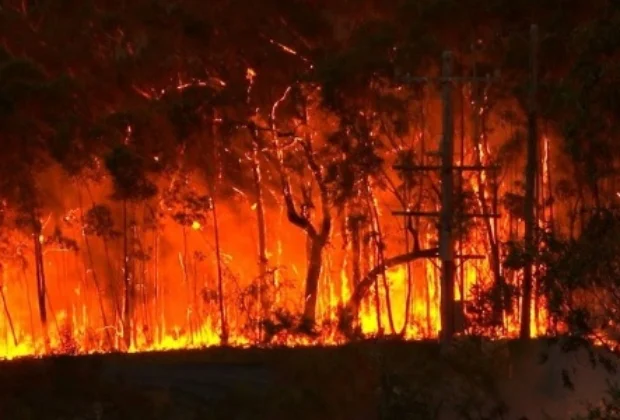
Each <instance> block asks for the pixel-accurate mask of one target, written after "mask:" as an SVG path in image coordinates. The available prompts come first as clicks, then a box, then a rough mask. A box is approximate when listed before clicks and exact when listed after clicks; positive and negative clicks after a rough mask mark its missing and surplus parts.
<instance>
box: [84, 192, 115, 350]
mask: <svg viewBox="0 0 620 420" xmlns="http://www.w3.org/2000/svg"><path fill="white" fill-rule="evenodd" d="M78 201H79V205H80V224H81V227H82V228H83V226H84V208H83V206H82V194H81V192H80V191H79V190H78ZM82 236H83V237H84V245H85V246H86V254H87V255H88V263H89V265H90V269H91V270H92V273H93V283H94V284H95V290H96V292H97V300H98V302H99V310H100V311H101V320H102V321H103V327H104V329H105V332H106V338H107V340H108V345H109V346H110V347H112V346H113V345H114V341H113V340H112V336H111V335H110V330H109V329H108V327H109V325H108V320H107V317H106V314H105V305H104V303H103V292H102V291H101V287H100V286H99V281H98V279H97V272H96V270H95V262H94V259H93V254H92V250H91V247H90V241H89V240H88V235H87V234H86V233H85V232H82Z"/></svg>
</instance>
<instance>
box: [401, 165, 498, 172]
mask: <svg viewBox="0 0 620 420" xmlns="http://www.w3.org/2000/svg"><path fill="white" fill-rule="evenodd" d="M392 168H393V169H396V170H399V171H405V172H423V171H440V170H442V169H444V168H443V167H442V166H440V165H393V166H392ZM449 169H451V170H453V171H461V172H467V171H470V172H478V171H499V169H500V167H499V166H485V165H461V166H451V167H450V168H449Z"/></svg>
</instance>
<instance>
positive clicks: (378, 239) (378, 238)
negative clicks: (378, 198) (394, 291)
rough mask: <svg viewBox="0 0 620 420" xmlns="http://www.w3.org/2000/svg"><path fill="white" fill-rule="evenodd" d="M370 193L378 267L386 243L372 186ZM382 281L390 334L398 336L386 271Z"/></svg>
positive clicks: (382, 258)
mask: <svg viewBox="0 0 620 420" xmlns="http://www.w3.org/2000/svg"><path fill="white" fill-rule="evenodd" d="M368 191H369V195H370V197H369V200H370V208H371V209H372V219H373V228H374V231H375V232H374V233H375V235H374V236H375V245H376V247H377V263H378V265H381V266H383V261H384V260H385V254H384V252H383V249H384V246H385V245H384V243H383V232H382V230H381V224H380V221H379V211H378V209H377V203H376V202H375V198H374V194H373V192H372V189H371V187H370V186H368ZM381 280H382V281H383V289H384V290H385V306H386V310H387V315H388V323H389V325H390V332H391V333H392V334H396V328H395V327H394V316H393V314H392V301H391V298H390V288H389V285H388V282H387V275H386V272H385V270H383V271H382V272H381ZM377 301H379V287H378V286H377ZM377 312H378V313H379V314H380V313H381V310H380V309H379V307H378V306H377Z"/></svg>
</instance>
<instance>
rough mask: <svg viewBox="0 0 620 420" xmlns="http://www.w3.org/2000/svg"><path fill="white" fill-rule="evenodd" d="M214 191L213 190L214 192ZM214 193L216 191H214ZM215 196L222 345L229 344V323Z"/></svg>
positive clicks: (215, 229)
mask: <svg viewBox="0 0 620 420" xmlns="http://www.w3.org/2000/svg"><path fill="white" fill-rule="evenodd" d="M213 190H214V189H213V188H212V191H213ZM213 192H214V191H213ZM215 202H216V200H215V195H213V196H212V197H211V205H212V209H211V211H212V212H213V236H214V241H215V257H216V258H217V294H218V303H219V310H220V324H221V325H220V339H221V341H222V344H224V345H225V344H228V321H227V319H226V305H225V303H224V276H223V274H222V254H221V248H220V231H219V226H218V220H217V206H216V203H215Z"/></svg>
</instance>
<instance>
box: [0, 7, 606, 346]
mask: <svg viewBox="0 0 620 420" xmlns="http://www.w3.org/2000/svg"><path fill="white" fill-rule="evenodd" d="M9 3H10V4H9V5H8V6H7V7H6V10H5V9H3V11H2V15H1V17H0V19H2V23H3V24H6V25H5V26H4V27H6V28H8V29H7V30H9V31H11V33H10V35H11V36H7V37H6V39H7V41H6V51H3V52H2V54H1V57H0V119H1V122H2V132H1V133H0V135H1V136H2V141H3V143H2V144H3V147H4V150H3V154H2V156H0V162H1V163H2V174H3V176H2V188H1V191H0V193H1V198H2V200H3V201H2V203H0V204H2V209H3V212H4V213H3V214H4V215H5V218H4V222H5V223H4V225H3V229H5V231H6V233H7V235H10V236H11V242H12V243H18V244H21V243H27V244H28V246H27V247H25V246H24V247H22V248H20V249H27V248H28V249H30V252H31V254H29V253H28V252H23V256H24V259H25V260H26V261H28V262H29V263H30V266H31V267H32V269H30V268H29V267H28V268H27V269H25V270H21V269H17V268H14V267H12V266H11V265H10V264H7V266H6V267H5V269H4V271H3V275H4V278H5V281H4V286H5V289H3V292H4V294H5V295H4V297H3V296H0V298H2V300H3V301H5V302H6V303H7V306H6V307H8V308H9V309H10V310H11V311H12V312H11V316H9V310H7V309H6V307H5V317H4V318H3V321H1V322H2V325H5V324H12V327H9V328H10V329H12V330H14V331H15V333H14V334H13V335H14V337H18V336H19V335H20V332H22V331H25V330H28V328H25V327H24V326H25V325H27V324H28V318H29V314H28V313H27V312H28V311H21V310H19V309H13V308H21V307H24V308H25V307H27V305H20V303H21V302H22V301H23V302H26V301H28V302H29V301H30V298H31V297H34V299H35V300H36V301H37V303H38V306H39V318H40V321H41V323H42V324H43V325H44V330H45V331H47V332H48V333H49V335H50V336H51V337H52V341H53V340H54V338H53V337H55V336H58V335H59V331H58V330H59V328H58V327H57V328H56V329H54V328H53V326H54V325H56V324H58V323H57V322H56V321H57V320H58V319H69V318H70V319H71V322H72V323H73V325H74V326H75V328H76V330H78V329H81V330H83V331H86V330H93V329H95V330H97V331H98V332H97V333H96V334H98V335H101V336H102V337H103V335H105V337H106V340H107V342H110V343H113V342H115V340H114V339H113V337H112V333H111V331H114V330H115V329H122V335H123V337H122V338H123V341H124V342H123V346H124V347H126V348H129V347H134V348H152V347H165V348H168V347H183V346H191V345H203V344H214V343H219V342H222V341H224V342H226V341H228V342H230V343H244V344H245V343H247V342H254V341H257V340H259V339H260V337H259V335H263V337H262V338H263V339H264V338H265V336H266V335H267V334H265V331H262V333H261V332H260V331H258V329H259V327H258V325H260V324H261V322H260V321H261V320H262V321H265V320H268V319H270V318H271V319H274V318H278V319H283V317H282V314H284V313H290V314H295V315H297V314H299V315H300V316H301V317H302V318H303V322H302V324H303V326H304V327H305V328H304V329H305V330H308V329H313V327H315V326H319V325H320V326H321V327H322V328H320V329H318V328H317V331H316V332H317V335H316V336H315V339H317V340H322V341H323V342H333V341H335V340H338V339H341V338H342V337H338V335H337V333H336V332H335V331H334V328H333V324H334V322H333V321H335V319H336V317H337V315H338V314H340V315H341V321H343V322H341V327H343V328H342V329H344V330H345V332H347V333H348V334H349V335H356V334H353V333H356V332H358V333H359V332H361V333H364V334H377V335H378V334H383V333H385V332H389V333H390V334H399V335H401V336H403V337H405V338H421V337H429V336H435V335H436V334H437V333H438V331H439V330H440V329H441V328H442V326H441V325H440V320H439V318H440V316H439V297H440V294H441V293H442V290H441V287H440V286H439V284H438V283H439V281H438V280H439V270H438V267H437V259H436V257H437V250H438V249H437V248H438V244H437V242H438V241H437V239H438V238H437V235H436V230H437V229H436V228H437V226H436V223H435V220H433V219H432V218H427V217H426V216H422V215H423V214H435V213H437V212H438V211H439V210H440V208H441V200H440V196H439V195H440V194H439V192H440V190H441V185H442V180H441V179H440V177H439V176H438V175H439V173H438V172H437V171H435V172H433V171H426V172H424V173H415V174H403V173H400V171H398V170H396V169H394V166H399V165H400V166H415V167H437V166H438V165H439V162H438V160H437V156H436V153H434V152H437V150H438V146H439V142H438V140H437V139H438V138H439V137H440V135H441V134H442V132H443V131H442V130H443V127H444V126H446V124H445V122H444V123H442V121H440V118H439V116H440V104H439V101H438V100H439V97H440V91H439V90H438V89H437V85H436V84H435V83H421V81H420V80H419V79H420V78H422V79H425V80H424V81H425V82H428V81H429V80H436V79H437V77H438V76H439V73H440V68H441V63H440V58H441V51H442V50H452V51H453V52H454V72H453V75H454V76H455V77H457V78H460V79H462V80H460V82H462V83H459V84H454V86H453V87H452V89H451V91H452V93H451V95H450V99H451V100H452V103H453V105H454V106H453V116H452V118H449V119H448V120H447V122H448V123H452V125H453V127H454V131H453V132H454V141H455V146H456V152H455V153H454V156H453V160H454V162H455V163H454V166H461V167H483V166H484V167H489V166H497V169H496V171H495V172H493V173H492V172H491V171H486V170H485V171H482V170H481V171H471V172H470V173H467V174H466V173H465V172H466V171H455V176H454V181H455V184H454V186H455V188H454V191H453V192H454V194H453V197H454V199H455V201H454V212H453V213H454V214H453V215H452V216H453V218H454V220H452V222H453V225H454V231H453V233H454V234H455V237H456V247H455V254H456V255H457V256H459V255H460V256H461V257H464V256H471V255H474V256H476V258H462V259H460V258H457V259H456V266H455V270H454V271H455V286H454V296H455V299H450V300H456V302H457V303H455V305H461V307H462V308H463V310H462V311H461V310H460V309H459V312H463V314H464V318H466V319H465V321H466V322H465V324H464V328H463V332H464V333H473V332H476V333H484V334H488V335H490V334H492V332H491V331H493V334H495V333H499V334H502V335H510V336H512V335H515V334H516V333H517V331H519V330H521V332H522V335H523V336H527V335H535V334H541V333H543V332H544V331H545V330H546V329H547V328H548V327H552V325H549V324H548V323H547V322H546V318H545V314H546V303H545V300H546V299H547V300H548V299H551V298H553V297H554V295H553V294H552V291H551V289H550V288H545V287H542V283H541V282H543V279H546V278H547V277H546V276H547V275H548V273H550V272H551V271H552V270H551V267H553V264H556V259H557V258H556V257H554V258H551V260H549V261H548V260H546V259H544V258H542V257H541V256H542V255H545V252H548V251H550V250H552V244H551V242H547V241H546V240H543V239H544V238H546V237H547V236H546V235H550V237H553V238H556V239H557V240H558V241H560V242H562V241H565V240H567V239H566V238H571V237H572V238H574V239H575V240H578V238H581V236H582V235H586V230H587V229H590V227H591V225H590V222H592V223H594V222H595V221H596V220H598V219H596V218H593V217H594V216H592V214H598V212H599V211H600V210H601V209H604V208H606V207H610V206H612V205H615V204H616V200H617V190H616V185H615V178H616V170H615V161H616V160H617V156H615V155H616V153H615V149H614V148H613V147H612V141H611V139H613V138H615V136H616V135H617V133H616V132H615V129H614V124H613V119H614V118H615V115H616V113H617V112H616V111H617V110H616V109H615V106H616V105H615V102H614V101H613V100H612V99H613V98H612V99H610V98H609V95H608V92H613V91H615V90H616V89H615V88H616V84H617V83H616V78H615V77H614V76H613V75H614V74H615V73H614V70H613V69H614V68H615V67H613V66H612V65H611V64H610V63H613V65H614V66H615V65H616V64H615V61H614V59H613V54H614V51H615V49H614V48H615V39H616V38H615V37H614V34H615V32H614V28H615V26H614V25H613V23H614V22H615V21H614V20H613V19H615V17H616V15H617V11H616V10H615V9H614V8H613V6H612V5H607V4H606V2H605V1H603V2H601V4H600V5H597V7H596V8H595V10H591V11H584V10H578V9H575V10H571V11H563V12H562V13H561V14H560V15H561V16H556V15H553V14H552V13H550V12H549V11H548V10H547V8H542V7H541V6H539V5H537V4H534V2H525V3H523V4H521V3H519V4H512V3H510V4H508V3H509V2H501V3H502V8H499V7H498V8H497V9H495V8H493V7H486V6H485V7H482V6H481V5H479V4H478V3H477V2H475V1H470V2H455V3H454V4H451V5H450V6H451V7H452V6H453V7H456V8H458V10H460V12H462V17H461V18H460V19H458V20H456V21H455V20H454V19H452V18H449V17H448V16H447V15H446V14H445V13H444V12H443V9H442V8H444V7H447V6H446V3H445V2H427V3H425V4H424V5H418V4H417V3H416V4H415V5H414V3H412V2H408V1H405V2H402V4H399V5H394V4H390V5H388V4H384V5H378V4H373V3H372V2H363V5H362V6H359V7H358V6H355V7H354V8H353V7H351V6H349V5H347V4H345V3H346V2H345V3H343V2H333V4H331V3H330V5H328V6H325V7H318V6H317V5H315V4H314V3H312V4H311V3H308V2H295V7H293V6H289V5H283V4H281V2H276V1H273V2H272V1H268V2H264V4H263V6H262V7H261V9H260V10H254V9H253V8H241V10H240V9H239V7H236V6H237V5H238V4H237V3H236V2H219V3H218V4H217V5H212V7H211V6H209V7H207V6H205V5H204V4H203V2H198V1H188V2H183V3H179V4H174V5H165V4H163V3H158V4H156V5H154V4H153V3H152V2H146V1H136V2H131V5H128V4H127V5H122V4H119V5H107V4H100V2H86V3H85V5H84V6H83V7H76V8H72V9H71V10H65V8H63V6H62V5H50V6H49V7H48V9H45V10H44V9H43V8H41V7H39V6H37V5H31V7H27V6H28V4H27V3H24V4H17V3H20V2H9ZM13 3H15V4H13ZM503 3H506V4H503ZM506 10H508V12H506ZM562 10H564V9H562ZM602 10H604V11H605V15H608V16H613V18H611V17H610V18H609V19H598V20H594V21H593V22H595V23H586V22H587V19H588V18H590V17H592V16H595V17H596V16H597V14H598V15H601V16H602V12H601V11H602ZM534 17H535V18H536V21H537V22H538V23H539V25H540V26H539V27H540V33H539V48H540V53H539V54H538V57H539V58H540V60H539V63H538V72H537V73H538V75H537V78H536V80H538V91H537V92H535V95H533V94H532V95H529V96H530V97H534V96H535V99H536V104H537V108H536V109H535V110H536V111H537V113H534V112H532V111H533V109H532V108H531V107H530V106H528V91H527V87H528V82H529V80H531V79H532V77H531V70H530V66H529V63H528V61H529V57H530V56H531V55H532V54H531V51H530V45H529V42H530V38H529V27H530V25H531V23H532V19H533V18H534ZM558 22H560V23H558ZM17 39H19V40H22V41H23V42H19V43H18V42H16V41H13V40H17ZM74 41H75V42H74ZM563 44H567V45H569V47H570V48H573V49H574V52H575V54H568V52H567V50H566V49H565V48H560V46H561V45H563ZM42 45H45V47H43V46H42ZM23 57H28V59H27V60H26V59H24V58H23ZM498 69H499V70H501V78H499V79H498V78H495V77H493V75H494V73H495V70H498ZM616 73H617V72H616ZM487 75H490V76H491V78H489V79H487V78H486V77H487ZM491 79H493V80H491ZM528 111H529V117H530V118H529V120H530V124H529V125H530V127H533V126H534V125H536V128H537V129H538V130H537V131H538V133H537V135H536V136H530V138H531V139H532V140H537V141H538V144H536V142H535V141H530V142H529V143H530V146H532V145H533V146H536V150H534V149H533V148H532V147H530V148H529V149H530V152H536V153H530V155H529V157H530V159H529V163H530V165H529V170H528V177H527V180H526V177H525V172H526V171H525V165H524V162H525V160H526V159H525V157H526V156H525V155H526V153H525V150H526V142H525V139H526V138H527V136H526V135H524V133H526V132H527V127H528V124H527V116H528ZM563 121H566V122H568V123H567V124H561V123H559V122H563ZM534 123H536V124H534ZM447 125H450V124H447ZM530 132H532V130H530ZM535 134H536V133H535ZM532 157H533V158H536V157H539V159H533V158H532ZM460 172H463V173H460ZM67 179H70V180H72V181H73V182H67ZM450 179H452V178H446V177H444V180H443V185H446V184H447V183H446V181H447V180H448V181H449V180H450ZM54 183H57V184H62V186H63V188H62V189H61V190H59V191H53V192H61V194H49V195H46V193H48V192H50V191H52V190H53V188H52V185H53V184H54ZM526 186H527V188H525V187H526ZM446 189H447V190H450V188H446ZM526 190H527V191H526ZM56 195H59V196H62V197H61V198H58V197H56ZM52 196H53V197H52ZM495 197H499V199H497V200H495ZM526 202H527V206H526V205H525V204H526ZM526 207H527V210H528V211H527V212H526V211H524V210H525V208H526ZM592 208H593V209H595V210H596V212H594V213H591V212H590V211H589V210H591V209H592ZM397 209H404V211H405V212H406V213H407V214H406V215H405V217H404V218H403V217H402V215H398V216H396V217H393V215H392V211H394V210H397ZM500 213H501V215H500V216H501V217H498V218H492V217H489V216H493V215H499V214H500ZM467 214H470V215H471V214H478V215H479V216H480V217H477V218H476V219H475V220H469V219H467V220H466V217H465V215H467ZM8 215H11V217H9V216H8ZM12 215H17V216H18V217H13V216H12ZM48 215H50V217H49V218H48V217H47V216H48ZM76 215H77V216H76ZM597 217H598V216H597ZM11 218H12V219H16V220H17V219H19V222H20V223H19V228H20V229H12V227H13V226H12V224H13V221H12V219H11ZM9 219H11V221H8V220H9ZM47 220H49V221H47ZM69 220H70V221H73V222H71V223H69V222H68V221H69ZM445 222H446V221H445V220H444V225H445ZM526 225H527V232H525V227H526ZM562 226H569V227H570V228H569V229H568V232H565V231H564V229H563V228H562ZM56 231H58V232H61V233H62V235H60V236H62V237H63V238H67V237H72V238H76V239H75V241H76V245H77V248H78V250H77V252H75V253H67V252H65V253H63V257H62V258H65V259H66V261H68V262H66V261H65V262H59V261H57V260H56V259H55V258H52V257H51V256H48V255H47V254H46V252H47V251H49V252H52V249H56V245H58V244H55V245H52V243H51V242H50V241H51V238H55V237H56V235H55V232H56ZM207 232H208V234H207ZM526 233H527V234H526ZM526 236H527V241H526V240H525V239H526V238H525V237H526ZM93 237H97V238H99V239H100V240H94V239H93ZM584 238H585V236H584ZM526 242H527V245H526ZM562 243H564V242H562ZM571 246H572V245H571ZM571 249H572V248H571ZM525 251H527V252H525ZM20 252H22V251H20ZM580 252H581V251H580ZM50 255H51V254H50ZM545 258H546V257H545ZM558 258H559V257H558ZM530 266H531V270H530V269H529V267H530ZM29 270H30V271H32V272H29ZM24 271H25V272H26V273H28V275H29V277H30V278H31V279H32V278H34V279H36V282H35V283H36V287H33V288H32V292H33V293H31V292H30V291H22V290H20V289H18V288H17V287H13V285H14V284H18V283H19V282H21V281H22V280H20V279H21V277H22V274H23V272H24ZM530 271H531V276H530V275H529V274H530ZM104 279H105V281H104ZM530 280H531V288H530ZM545 281H546V280H545ZM597 287H598V286H597ZM445 288H446V286H444V291H443V292H445ZM35 290H36V293H34V292H35ZM530 290H531V293H530ZM250 291H251V293H250ZM444 294H445V293H444ZM530 294H531V295H532V296H531V299H530V297H529V295H530ZM31 295H32V296H31ZM248 300H252V304H248V302H247V301H248ZM14 302H15V303H14ZM240 302H244V303H243V304H241V303H240ZM476 302H478V303H480V302H484V304H480V305H477V304H476ZM530 305H531V306H532V307H531V308H530V307H529V306H530ZM476 306H478V307H476ZM250 307H251V308H254V309H252V310H248V309H247V308H250ZM52 308H53V310H52ZM444 308H445V305H444ZM52 313H53V315H51V314H52ZM530 313H532V318H533V319H532V320H531V322H530V321H528V315H529V314H530ZM254 318H257V319H254ZM483 321H484V322H483ZM476 323H484V325H483V326H481V325H476ZM262 324H263V325H264V323H262ZM530 324H531V325H530ZM248 325H250V326H251V328H247V326H248ZM78 326H79V328H78ZM138 326H141V328H138ZM528 328H531V329H530V331H528ZM551 329H552V330H553V328H551ZM29 330H32V331H31V334H32V335H34V336H37V337H38V336H39V332H38V331H35V330H34V329H33V328H30V329H29ZM155 330H157V331H158V334H154V331H155ZM530 333H531V334H530ZM74 335H75V336H76V337H80V336H85V335H86V333H83V334H78V333H77V332H76V334H74ZM283 339H284V340H285V341H286V340H291V341H293V342H295V341H301V342H308V341H311V338H308V337H305V338H299V337H294V336H293V335H292V334H289V333H287V334H283ZM84 340H85V339H84ZM14 341H17V340H14ZM34 341H38V338H35V339H34ZM100 341H101V340H100ZM110 345H114V346H118V345H119V344H118V343H113V344H110ZM9 347H11V346H9ZM16 347H19V346H15V345H13V346H12V347H11V350H7V351H6V353H7V354H11V353H12V352H13V353H17V352H32V351H34V350H33V349H32V348H30V349H19V350H18V349H16Z"/></svg>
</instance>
